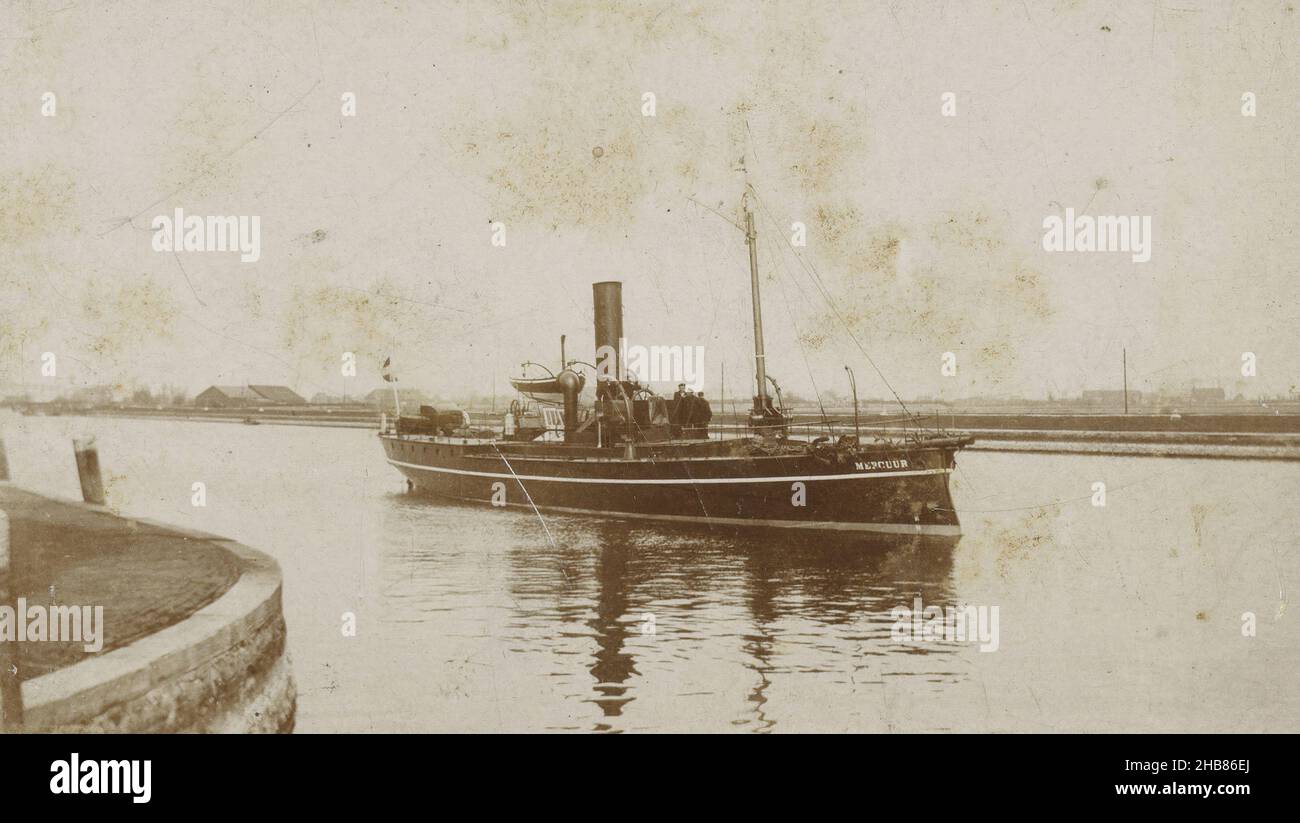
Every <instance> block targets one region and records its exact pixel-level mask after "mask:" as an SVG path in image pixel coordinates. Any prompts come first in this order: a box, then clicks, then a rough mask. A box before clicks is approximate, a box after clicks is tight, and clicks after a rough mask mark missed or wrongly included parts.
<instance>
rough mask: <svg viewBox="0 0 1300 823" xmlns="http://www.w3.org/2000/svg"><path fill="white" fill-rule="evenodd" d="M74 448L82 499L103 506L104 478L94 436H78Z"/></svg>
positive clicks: (73, 442)
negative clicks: (100, 472) (100, 471)
mask: <svg viewBox="0 0 1300 823" xmlns="http://www.w3.org/2000/svg"><path fill="white" fill-rule="evenodd" d="M72 450H73V451H74V452H76V454H77V479H78V480H80V481H81V499H82V500H85V501H86V502H87V503H94V504H95V505H97V506H103V505H105V504H106V503H107V502H108V501H107V500H106V499H105V497H104V480H103V478H102V477H101V476H100V474H99V450H98V449H97V448H95V438H94V437H77V438H73V440H72Z"/></svg>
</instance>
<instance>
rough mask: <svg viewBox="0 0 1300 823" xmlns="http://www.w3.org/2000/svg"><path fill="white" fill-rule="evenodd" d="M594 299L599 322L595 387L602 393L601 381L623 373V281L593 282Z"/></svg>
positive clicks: (597, 322) (594, 312)
mask: <svg viewBox="0 0 1300 823" xmlns="http://www.w3.org/2000/svg"><path fill="white" fill-rule="evenodd" d="M591 301H592V307H593V309H594V311H593V315H594V317H595V321H596V388H597V393H598V394H599V389H600V384H601V383H602V382H604V381H606V380H618V379H621V378H622V376H623V372H622V364H621V363H619V361H618V349H619V341H620V340H622V339H623V284H622V283H620V282H619V281H617V280H606V281H604V282H602V283H592V284H591ZM606 361H608V362H606Z"/></svg>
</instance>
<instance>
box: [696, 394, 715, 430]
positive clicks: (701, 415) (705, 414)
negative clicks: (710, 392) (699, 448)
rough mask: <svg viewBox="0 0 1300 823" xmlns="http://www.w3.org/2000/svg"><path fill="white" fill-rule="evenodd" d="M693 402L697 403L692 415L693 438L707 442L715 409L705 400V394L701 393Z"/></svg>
mask: <svg viewBox="0 0 1300 823" xmlns="http://www.w3.org/2000/svg"><path fill="white" fill-rule="evenodd" d="M692 400H694V401H695V403H694V406H695V408H694V411H693V412H692V413H691V422H692V424H693V425H692V427H691V428H692V436H693V437H696V438H698V439H700V440H707V439H708V437H709V421H710V420H712V419H713V409H712V408H711V407H710V406H709V401H708V400H705V399H704V392H699V393H698V394H696V395H695V397H693V398H692Z"/></svg>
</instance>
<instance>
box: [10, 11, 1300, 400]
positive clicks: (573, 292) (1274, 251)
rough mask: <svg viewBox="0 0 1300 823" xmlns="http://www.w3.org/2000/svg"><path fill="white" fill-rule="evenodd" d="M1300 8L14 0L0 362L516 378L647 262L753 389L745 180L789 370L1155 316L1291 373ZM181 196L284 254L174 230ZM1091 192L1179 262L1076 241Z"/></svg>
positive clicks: (575, 334) (1041, 360) (1010, 345)
mask: <svg viewBox="0 0 1300 823" xmlns="http://www.w3.org/2000/svg"><path fill="white" fill-rule="evenodd" d="M1296 5H1297V3H1296V2H1294V0H1282V2H1257V3H1240V2H1237V3H1233V2H1194V1H1193V0H1177V2H1173V0H1162V1H1161V2H1156V3H1151V4H1146V3H1137V2H1097V3H1091V2H1056V3H1037V2H1020V1H1019V0H1016V1H1015V2H981V3H974V2H970V3H955V2H952V3H938V2H935V3H898V2H896V3H845V4H818V3H812V4H809V3H782V4H768V3H752V2H736V3H724V2H709V3H667V2H646V3H639V4H623V3H608V2H606V3H599V2H592V3H570V2H557V3H554V2H553V3H546V2H511V3H499V4H491V3H484V2H474V3H445V4H434V3H409V4H407V3H401V2H387V3H382V4H381V3H369V2H367V3H362V2H356V3H348V2H339V3H323V4H307V3H296V2H284V3H275V4H265V5H262V4H250V3H235V2H210V3H205V4H201V5H200V4H188V3H132V2H125V3H116V4H111V5H108V4H92V3H68V2H62V1H61V2H52V3H6V4H4V6H3V8H0V75H2V76H3V77H4V82H3V83H0V252H2V254H0V324H2V325H0V390H4V391H17V390H26V391H30V392H34V393H36V394H41V393H48V392H51V391H56V390H57V391H65V390H67V389H68V388H71V387H75V386H78V385H88V384H97V383H110V384H116V385H120V386H124V387H130V386H136V385H144V386H153V387H158V386H161V385H164V384H169V385H178V386H183V387H185V388H187V389H188V390H189V391H191V392H198V391H200V390H202V389H203V388H204V387H206V386H207V385H209V384H213V383H216V384H245V383H254V384H263V383H267V384H287V385H290V386H292V387H294V388H295V389H297V390H298V391H299V392H300V393H302V394H304V395H307V396H310V395H312V394H314V393H317V392H327V393H336V394H337V393H344V392H347V393H350V394H361V393H364V392H366V391H369V390H370V389H371V388H374V387H375V386H378V385H382V383H381V382H380V379H379V364H380V362H381V361H382V360H383V359H384V358H386V357H391V359H392V364H393V369H394V371H395V373H396V374H397V375H398V377H399V379H400V380H401V382H402V384H403V385H408V386H412V387H420V388H423V389H426V390H427V391H429V392H430V393H431V394H432V395H435V396H438V395H456V394H463V393H466V392H471V391H476V392H481V393H487V392H489V391H491V390H492V387H493V386H494V385H495V386H496V387H497V390H498V391H503V390H504V386H505V381H506V379H507V378H508V377H509V376H511V375H513V374H519V373H520V364H522V363H523V362H525V361H529V360H536V361H541V362H544V363H546V364H547V365H548V366H551V367H552V368H554V366H555V365H556V363H557V362H558V359H559V337H560V335H561V334H566V335H568V353H569V356H570V357H574V358H578V359H582V360H590V359H592V356H593V352H592V348H593V343H592V328H591V283H592V282H595V281H600V280H620V281H622V282H623V284H624V285H623V292H624V309H625V321H624V326H625V333H626V335H627V337H628V339H629V342H630V343H633V344H641V345H647V346H649V345H681V346H704V347H705V359H704V362H705V370H706V381H705V382H706V386H707V388H706V391H709V392H711V393H712V394H714V395H715V396H716V395H717V393H718V392H719V391H725V392H726V393H727V394H729V395H731V396H733V397H734V396H744V395H746V394H748V393H749V392H751V391H752V385H751V384H750V383H749V382H748V381H749V380H751V376H752V362H753V361H752V334H751V326H750V298H749V288H750V285H749V269H748V257H747V249H746V246H745V238H744V235H743V234H742V233H741V232H740V231H739V230H738V229H737V227H736V225H735V224H736V223H738V222H740V221H741V220H742V218H741V216H740V215H741V211H740V209H741V197H742V194H743V193H744V192H745V191H746V187H747V186H748V187H750V188H751V190H752V192H753V194H752V195H751V197H750V200H749V202H750V205H751V207H752V208H753V210H754V214H755V219H756V225H757V229H758V232H759V245H758V250H759V268H760V272H761V276H762V279H761V283H762V288H763V298H764V309H765V312H764V319H765V337H766V343H767V351H768V364H769V371H770V372H771V373H772V374H773V375H774V376H776V377H777V379H778V380H779V381H780V382H781V384H782V386H783V387H785V388H786V389H787V390H791V391H795V392H797V393H799V394H801V395H804V396H811V395H813V394H814V393H826V392H830V391H833V392H836V393H838V394H840V395H843V394H845V393H846V392H847V384H846V378H845V374H844V366H845V365H849V366H851V367H852V368H853V369H854V371H855V373H856V374H857V379H858V384H859V391H860V393H861V394H862V395H863V396H872V397H884V396H888V394H889V393H890V390H891V387H892V390H894V391H897V392H898V393H899V394H901V395H902V396H904V397H909V398H911V397H921V396H929V397H934V398H943V399H957V398H961V397H971V396H998V395H1002V396H1026V397H1036V398H1038V397H1047V396H1048V395H1052V396H1056V397H1061V396H1066V395H1072V394H1078V393H1079V392H1080V391H1081V390H1083V389H1086V388H1118V387H1119V382H1120V363H1121V352H1122V351H1127V357H1128V368H1129V383H1130V387H1131V388H1134V389H1137V390H1147V391H1154V390H1170V391H1178V390H1185V389H1186V388H1188V387H1190V386H1192V385H1196V386H1219V387H1222V388H1224V389H1225V390H1226V391H1228V393H1229V394H1230V395H1235V394H1238V393H1241V394H1245V395H1246V396H1248V397H1259V396H1266V395H1278V394H1290V393H1294V392H1296V391H1297V389H1296V384H1297V383H1298V382H1300V379H1298V378H1297V376H1296V368H1295V363H1296V360H1297V357H1300V323H1298V322H1297V320H1298V319H1300V318H1298V317H1297V309H1296V301H1295V299H1294V295H1295V293H1296V283H1297V272H1296V268H1297V265H1298V264H1300V239H1298V238H1300V235H1298V234H1297V226H1298V223H1300V217H1298V216H1297V210H1296V208H1295V198H1294V192H1295V191H1297V190H1300V173H1298V166H1297V163H1296V159H1295V158H1296V154H1297V152H1296V135H1297V134H1300V107H1298V106H1297V101H1298V100H1300V94H1298V92H1300V71H1298V68H1300V67H1298V66H1297V56H1296V53H1297V51H1300V49H1297V46H1296V44H1297V43H1300V22H1298V21H1300V15H1297V12H1296V10H1295V6H1296ZM647 93H649V94H651V95H653V103H654V106H653V112H652V113H650V112H648V110H647V108H646V101H647V99H648V98H647V97H646V95H647ZM1247 93H1249V94H1251V95H1253V100H1254V116H1244V115H1243V105H1244V103H1243V95H1245V94H1247ZM48 94H52V95H53V103H54V107H53V110H52V111H51V109H50V98H49V97H48ZM945 94H951V95H952V97H950V98H947V99H948V100H949V101H951V104H952V106H955V114H954V116H945V114H944V103H945V97H944V95H945ZM345 95H352V99H353V100H355V114H354V115H352V114H351V113H348V112H345V108H346V102H345ZM949 111H950V112H954V109H953V108H951V106H950V108H949ZM177 208H180V209H183V211H184V213H186V214H190V215H199V216H207V215H234V216H239V215H242V216H256V217H257V218H258V219H259V221H260V256H259V258H258V259H257V260H256V262H241V260H240V256H239V254H238V253H231V252H223V251H175V252H171V251H159V250H157V249H156V248H155V246H156V243H155V234H154V230H153V228H152V225H153V223H152V221H153V219H154V218H155V217H156V216H158V215H172V214H173V213H174V211H175V209H177ZM1067 209H1072V210H1073V211H1074V213H1076V214H1079V215H1117V216H1145V217H1150V219H1151V225H1152V247H1151V251H1152V253H1151V259H1150V261H1149V262H1146V263H1135V262H1133V260H1132V259H1131V255H1130V254H1128V253H1126V252H1052V251H1047V250H1045V249H1044V247H1043V243H1042V240H1043V235H1044V220H1045V218H1048V217H1050V216H1053V215H1055V216H1064V215H1065V213H1066V210H1067ZM795 223H799V224H802V226H803V228H804V230H805V232H806V245H804V246H797V245H794V243H793V242H792V241H793V239H794V235H795V233H796V232H795V227H794V224H795ZM494 238H496V239H497V240H498V242H499V241H500V240H501V239H502V238H504V245H494V244H493V239H494ZM855 341H856V342H855ZM347 352H351V353H353V354H354V355H355V358H356V364H357V374H356V375H355V376H349V375H345V374H344V369H343V367H342V366H343V358H344V356H345V353H347ZM945 353H952V355H953V362H955V365H956V372H955V374H945V373H944V372H943V370H942V368H941V367H942V365H943V362H944V354H945ZM1244 353H1251V354H1253V355H1254V360H1255V363H1256V372H1255V374H1254V375H1253V376H1247V375H1243V373H1242V362H1243V361H1242V357H1243V354H1244ZM48 354H53V355H54V356H55V358H54V359H55V363H56V367H55V369H54V371H55V373H54V374H53V375H50V374H46V373H43V365H45V364H46V362H47V355H48ZM868 357H869V358H870V359H869V360H868ZM873 363H874V366H873V365H872V364H873ZM724 370H725V372H726V386H725V387H723V386H722V385H721V384H720V380H721V375H722V372H723V371H724ZM46 371H48V368H47V369H46ZM886 381H887V382H886Z"/></svg>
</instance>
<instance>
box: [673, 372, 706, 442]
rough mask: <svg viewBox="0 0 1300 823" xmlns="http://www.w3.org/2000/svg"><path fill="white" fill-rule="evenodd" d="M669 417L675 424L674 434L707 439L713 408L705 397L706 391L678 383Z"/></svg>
mask: <svg viewBox="0 0 1300 823" xmlns="http://www.w3.org/2000/svg"><path fill="white" fill-rule="evenodd" d="M668 418H669V420H670V422H671V423H672V426H673V436H674V437H676V436H682V437H689V438H692V439H696V440H705V439H707V438H708V436H709V421H710V420H712V419H713V409H712V408H711V407H710V406H709V401H708V400H705V399H704V392H702V391H700V392H695V391H689V390H688V389H687V388H686V384H685V383H678V384H677V392H676V393H675V394H673V399H672V401H671V402H670V403H669V407H668Z"/></svg>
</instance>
